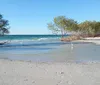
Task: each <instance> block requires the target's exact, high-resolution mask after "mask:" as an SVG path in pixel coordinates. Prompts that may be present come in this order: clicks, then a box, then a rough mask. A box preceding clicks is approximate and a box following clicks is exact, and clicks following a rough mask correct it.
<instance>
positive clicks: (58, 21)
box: [47, 16, 100, 36]
mask: <svg viewBox="0 0 100 85" xmlns="http://www.w3.org/2000/svg"><path fill="white" fill-rule="evenodd" d="M47 25H48V28H49V30H51V31H52V32H53V33H59V32H61V34H62V35H64V34H65V33H68V32H76V33H79V34H82V35H87V36H89V35H91V36H95V35H96V34H100V22H97V21H87V20H86V21H84V22H81V23H77V21H75V20H74V19H69V18H66V17H65V16H58V17H55V18H54V19H53V22H51V23H48V24H47Z"/></svg>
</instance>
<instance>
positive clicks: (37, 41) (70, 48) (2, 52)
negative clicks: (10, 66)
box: [0, 35, 100, 62]
mask: <svg viewBox="0 0 100 85" xmlns="http://www.w3.org/2000/svg"><path fill="white" fill-rule="evenodd" d="M60 37H61V36H54V35H53V36H52V35H46V36H45V35H43V36H40V35H38V36H36V35H35V36H34V35H30V36H29V35H28V36H26V35H25V36H24V35H23V36H22V35H21V36H20V35H19V36H10V37H9V36H6V37H5V38H1V40H7V39H10V38H13V39H12V40H11V41H10V42H8V43H7V44H5V45H1V46H0V58H2V59H10V60H25V61H40V62H55V61H56V62H66V61H74V62H87V61H100V52H99V51H100V46H99V45H95V44H92V43H82V42H73V43H72V44H71V43H70V42H61V41H60V40H59V38H60Z"/></svg>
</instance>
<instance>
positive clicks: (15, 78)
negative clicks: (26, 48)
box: [0, 40, 100, 85]
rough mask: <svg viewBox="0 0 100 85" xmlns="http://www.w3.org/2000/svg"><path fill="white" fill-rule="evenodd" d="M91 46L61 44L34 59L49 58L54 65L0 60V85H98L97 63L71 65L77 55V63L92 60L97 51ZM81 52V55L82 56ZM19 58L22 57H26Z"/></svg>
mask: <svg viewBox="0 0 100 85" xmlns="http://www.w3.org/2000/svg"><path fill="white" fill-rule="evenodd" d="M85 41H88V40H84V42H85ZM90 41H91V42H92V40H90ZM94 41H95V42H96V41H97V40H94ZM91 46H92V44H74V45H73V49H72V48H71V44H69V45H68V44H65V45H61V46H60V47H59V48H58V49H55V50H52V51H51V52H49V53H46V54H39V55H38V56H46V57H47V56H48V57H49V58H52V57H53V58H52V59H54V62H53V61H52V62H33V61H21V60H7V59H0V85H100V62H92V61H91V62H73V61H75V60H77V57H75V56H77V55H78V56H79V57H80V59H81V58H84V57H85V56H86V55H87V56H88V55H89V56H90V57H91V58H92V57H93V56H94V55H93V54H94V53H96V52H97V53H98V51H97V50H98V48H97V49H96V48H95V51H94V49H93V48H94V47H95V45H93V47H91ZM86 47H87V49H86ZM90 47H91V48H90ZM96 47H97V46H96ZM83 48H85V49H86V51H85V50H84V49H83ZM90 49H93V50H91V52H92V53H93V54H91V53H90V54H91V55H90V54H89V52H87V51H88V50H90ZM83 50H84V52H85V53H84V52H83V54H82V53H81V52H82V51H83ZM79 52H80V54H77V53H79ZM85 54H86V55H85ZM5 55H6V56H7V55H12V54H5ZM31 55H33V54H31ZM81 55H82V56H81ZM92 55H93V56H92ZM3 56H4V55H3ZM21 56H24V57H25V56H26V54H23V55H21ZM34 56H36V55H33V57H34ZM87 56H86V57H87ZM95 56H97V57H98V56H99V55H95ZM4 57H5V56H4ZM89 59H90V58H89ZM97 59H98V58H97ZM71 61H72V62H71Z"/></svg>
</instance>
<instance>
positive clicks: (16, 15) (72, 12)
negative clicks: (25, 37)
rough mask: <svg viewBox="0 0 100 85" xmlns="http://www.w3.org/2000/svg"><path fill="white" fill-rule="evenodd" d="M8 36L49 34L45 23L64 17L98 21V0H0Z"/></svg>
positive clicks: (79, 20) (99, 13) (99, 4)
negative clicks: (8, 31)
mask: <svg viewBox="0 0 100 85" xmlns="http://www.w3.org/2000/svg"><path fill="white" fill-rule="evenodd" d="M0 13H1V14H2V15H3V16H4V18H5V19H7V20H9V23H10V27H11V28H10V34H50V33H51V32H50V31H49V30H48V29H47V23H48V22H51V21H52V20H53V18H54V17H56V16H60V15H64V16H66V17H68V18H72V19H74V20H77V21H78V22H82V21H84V20H97V21H99V20H100V0H0Z"/></svg>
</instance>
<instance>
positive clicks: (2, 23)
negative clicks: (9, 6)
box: [0, 14, 9, 35]
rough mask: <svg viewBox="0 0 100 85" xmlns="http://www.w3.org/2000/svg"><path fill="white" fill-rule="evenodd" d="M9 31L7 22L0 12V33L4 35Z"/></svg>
mask: <svg viewBox="0 0 100 85" xmlns="http://www.w3.org/2000/svg"><path fill="white" fill-rule="evenodd" d="M8 33H9V23H8V20H5V19H4V18H3V16H2V15H1V14H0V35H5V34H8Z"/></svg>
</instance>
